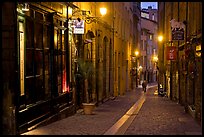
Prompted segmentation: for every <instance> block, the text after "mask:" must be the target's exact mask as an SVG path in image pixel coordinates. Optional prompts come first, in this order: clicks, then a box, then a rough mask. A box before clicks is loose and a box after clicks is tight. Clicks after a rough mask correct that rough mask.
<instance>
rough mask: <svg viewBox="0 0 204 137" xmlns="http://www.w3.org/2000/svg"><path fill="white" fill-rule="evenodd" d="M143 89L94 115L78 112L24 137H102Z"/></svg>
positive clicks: (123, 97)
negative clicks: (89, 136) (44, 136)
mask: <svg viewBox="0 0 204 137" xmlns="http://www.w3.org/2000/svg"><path fill="white" fill-rule="evenodd" d="M141 94H142V89H141V88H138V89H137V90H132V91H129V92H126V94H125V95H122V96H118V97H116V98H115V99H114V100H108V101H106V102H105V103H103V104H100V105H99V106H98V107H96V108H95V110H94V114H93V115H84V114H83V112H78V113H76V114H75V115H73V116H70V117H67V118H65V119H62V120H59V121H56V122H54V123H51V124H49V125H46V126H43V127H38V128H36V129H34V130H31V131H29V132H26V133H24V135H102V134H104V133H105V132H106V131H107V130H108V129H109V128H110V127H111V126H112V125H113V124H114V123H116V122H117V121H118V120H119V119H120V118H121V117H122V116H123V115H124V114H125V113H126V111H128V109H129V108H130V107H131V106H132V105H133V104H134V103H135V102H137V100H138V99H139V97H140V96H141Z"/></svg>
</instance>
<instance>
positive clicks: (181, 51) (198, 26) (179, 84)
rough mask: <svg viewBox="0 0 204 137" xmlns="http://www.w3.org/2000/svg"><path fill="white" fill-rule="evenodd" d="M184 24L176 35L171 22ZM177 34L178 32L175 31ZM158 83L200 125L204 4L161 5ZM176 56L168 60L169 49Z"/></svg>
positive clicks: (174, 3)
mask: <svg viewBox="0 0 204 137" xmlns="http://www.w3.org/2000/svg"><path fill="white" fill-rule="evenodd" d="M173 19H175V20H176V22H180V23H181V24H183V26H185V27H183V28H182V29H183V32H182V31H181V33H180V35H176V33H172V32H173V30H174V29H173V27H174V26H173V24H170V21H172V20H173ZM176 30H178V29H176ZM159 35H163V37H164V40H163V42H161V43H159V70H160V71H159V81H160V82H162V83H163V85H166V87H165V90H166V91H167V96H168V97H169V98H170V99H172V100H175V101H178V102H179V103H180V104H182V105H183V106H184V108H185V110H186V111H187V112H189V113H190V114H191V115H192V116H193V117H194V118H195V119H196V120H197V121H198V122H199V123H201V121H202V76H201V75H202V63H201V62H202V56H201V44H202V3H201V2H159ZM172 47H173V48H174V49H175V51H176V52H175V53H173V54H172V58H169V54H170V50H169V48H172Z"/></svg>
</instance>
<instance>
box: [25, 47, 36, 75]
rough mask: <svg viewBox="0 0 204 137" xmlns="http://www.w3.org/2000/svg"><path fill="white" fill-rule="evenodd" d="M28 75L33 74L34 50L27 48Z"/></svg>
mask: <svg viewBox="0 0 204 137" xmlns="http://www.w3.org/2000/svg"><path fill="white" fill-rule="evenodd" d="M25 60H26V76H33V74H34V72H33V50H32V49H27V50H26V58H25Z"/></svg>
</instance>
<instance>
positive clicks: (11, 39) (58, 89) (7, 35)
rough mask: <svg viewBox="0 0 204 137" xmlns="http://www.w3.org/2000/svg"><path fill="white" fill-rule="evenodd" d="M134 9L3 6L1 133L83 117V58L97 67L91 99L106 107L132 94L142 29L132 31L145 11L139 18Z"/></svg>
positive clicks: (39, 4) (118, 4) (123, 5)
mask: <svg viewBox="0 0 204 137" xmlns="http://www.w3.org/2000/svg"><path fill="white" fill-rule="evenodd" d="M133 5H134V4H133V3H132V2H28V3H23V2H16V3H15V2H5V3H3V5H2V11H3V12H2V28H3V29H2V43H3V44H2V47H1V52H0V53H1V58H0V59H1V67H0V68H1V73H2V75H1V76H0V77H1V82H2V84H1V87H0V89H1V91H2V92H1V100H2V101H1V106H2V107H1V114H2V118H1V129H3V130H2V134H20V133H22V132H25V131H27V130H31V129H32V128H35V127H36V126H38V125H40V124H46V123H49V122H52V121H55V120H58V119H61V118H64V117H67V116H69V115H72V114H74V113H76V110H77V109H79V108H81V107H82V106H81V105H82V103H83V102H84V99H85V96H86V95H85V92H84V83H83V82H82V81H81V80H80V77H78V76H79V75H78V74H79V72H80V71H79V68H80V66H79V65H80V63H79V62H80V60H83V61H85V62H89V63H90V64H91V65H92V66H93V71H92V72H93V73H92V75H91V76H90V79H89V81H91V82H90V83H91V86H89V89H88V90H89V92H90V97H89V98H90V100H91V101H93V102H96V103H97V104H98V105H100V103H103V102H104V101H106V100H108V99H109V98H110V97H115V96H119V95H120V96H121V95H124V94H125V92H126V91H129V90H130V88H131V87H130V85H131V84H130V83H132V81H131V78H130V69H131V54H132V53H131V52H132V50H134V49H135V47H136V43H139V41H140V39H139V38H138V37H139V35H138V34H134V33H138V31H139V28H138V30H137V31H136V32H135V31H133V27H134V26H135V24H134V23H135V21H134V19H135V18H139V17H137V15H138V13H136V12H139V10H137V11H134V13H135V15H134V17H135V18H133V9H134V7H133ZM137 5H138V6H140V4H139V3H137ZM100 7H106V9H107V14H106V15H105V16H101V15H100V13H99V8H100ZM137 8H138V7H137ZM7 9H11V10H7ZM121 11H124V12H121ZM80 23H82V24H80ZM136 24H137V25H139V24H140V22H139V21H138V19H137V21H136ZM124 81H126V82H124ZM90 87H91V88H90ZM48 119H49V120H48Z"/></svg>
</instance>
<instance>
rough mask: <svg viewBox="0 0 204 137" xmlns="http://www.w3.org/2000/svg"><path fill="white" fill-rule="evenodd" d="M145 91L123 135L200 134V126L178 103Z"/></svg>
mask: <svg viewBox="0 0 204 137" xmlns="http://www.w3.org/2000/svg"><path fill="white" fill-rule="evenodd" d="M154 91H155V90H154V88H152V89H150V90H149V91H148V92H147V93H146V100H145V102H144V104H143V106H142V108H141V109H140V111H139V113H138V115H137V116H136V117H135V119H134V120H133V122H132V123H131V125H130V126H129V127H128V129H127V130H126V132H125V135H202V128H201V126H199V125H198V123H197V122H196V121H194V119H193V118H192V117H191V116H190V115H189V114H187V113H185V111H184V107H183V106H181V105H180V104H178V103H176V102H174V101H171V100H169V99H168V98H167V97H160V96H155V95H154Z"/></svg>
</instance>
